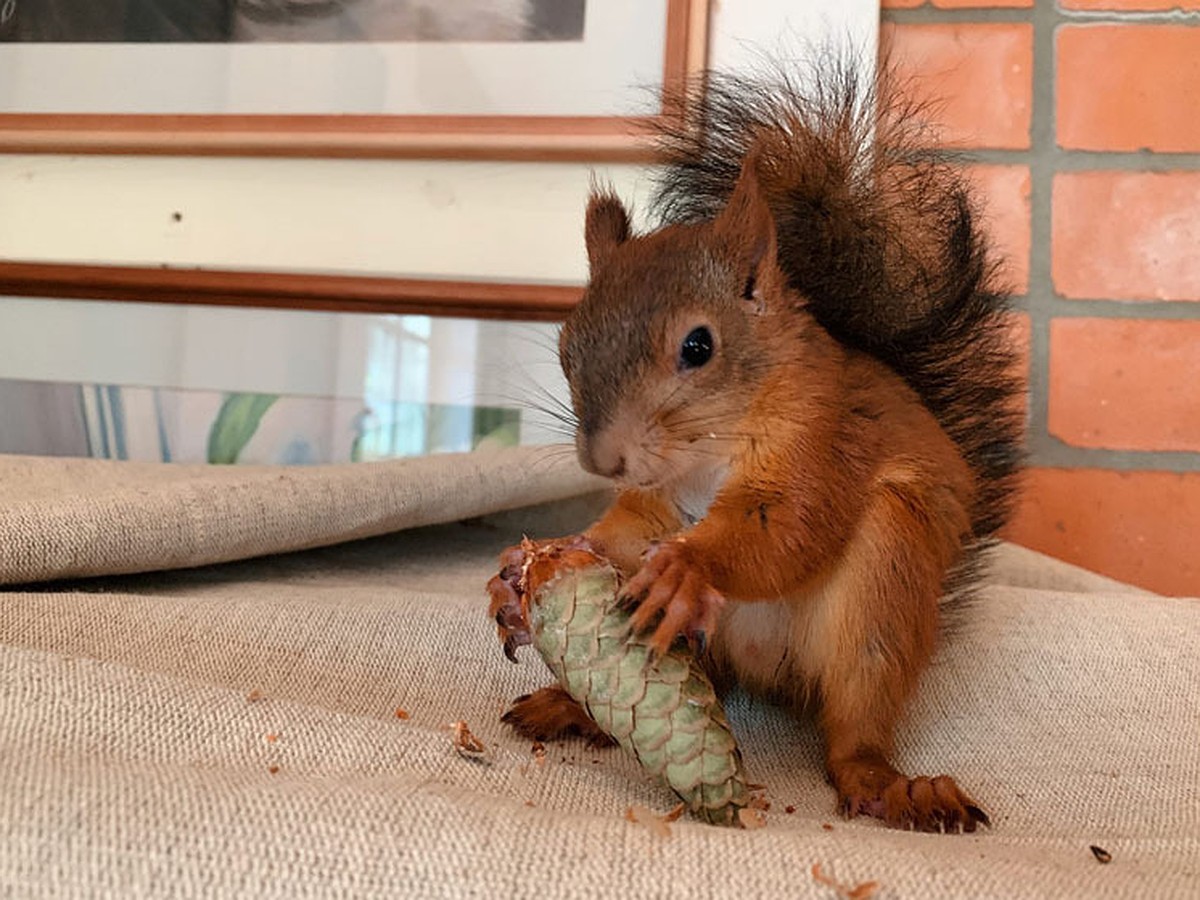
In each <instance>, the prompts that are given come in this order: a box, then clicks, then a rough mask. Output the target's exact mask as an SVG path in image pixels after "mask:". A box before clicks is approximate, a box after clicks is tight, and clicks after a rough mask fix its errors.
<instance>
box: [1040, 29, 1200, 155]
mask: <svg viewBox="0 0 1200 900" xmlns="http://www.w3.org/2000/svg"><path fill="white" fill-rule="evenodd" d="M1057 59H1058V81H1057V85H1058V143H1059V144H1060V145H1061V146H1063V147H1066V148H1068V149H1072V150H1141V149H1149V150H1158V151H1194V150H1200V90H1198V89H1197V88H1198V87H1200V29H1197V28H1187V27H1183V26H1178V25H1068V26H1064V27H1062V28H1060V29H1058V53H1057Z"/></svg>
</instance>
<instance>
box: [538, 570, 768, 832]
mask: <svg viewBox="0 0 1200 900" xmlns="http://www.w3.org/2000/svg"><path fill="white" fill-rule="evenodd" d="M617 588H618V576H617V572H616V570H615V569H613V567H612V566H611V565H610V564H608V563H605V562H597V563H596V564H594V565H590V566H586V567H582V568H567V569H564V570H563V571H561V573H560V574H558V575H557V576H556V577H554V578H553V579H551V580H550V581H547V582H546V583H544V584H542V585H541V586H540V587H538V588H537V590H536V591H535V593H534V594H533V596H532V598H531V600H532V602H530V603H529V607H528V615H529V630H530V633H531V637H532V642H533V646H534V647H535V648H536V649H537V651H538V653H540V654H541V656H542V659H544V660H545V661H546V664H547V665H548V666H549V667H550V669H551V671H553V672H554V674H555V676H556V677H557V678H558V680H559V682H560V683H561V684H562V685H563V687H565V688H566V689H567V692H568V693H570V695H571V696H572V697H573V698H574V699H575V700H576V701H578V702H579V703H580V704H582V705H583V707H584V708H585V709H586V710H587V711H588V713H589V714H590V715H591V717H592V718H593V719H595V721H596V724H598V725H599V726H600V728H601V729H602V730H604V731H606V732H607V733H608V734H610V735H612V736H613V737H614V738H615V739H616V740H617V741H618V742H619V743H620V745H621V746H622V747H624V748H625V749H626V750H627V751H628V752H630V753H632V754H633V755H634V756H635V757H637V759H638V761H639V762H640V763H641V764H642V767H643V768H644V769H645V770H646V771H647V772H649V773H650V774H651V775H654V776H656V777H657V778H659V779H661V780H662V781H663V782H665V783H666V785H667V786H668V787H670V788H671V789H672V790H673V791H675V793H676V794H678V795H679V796H680V798H681V799H682V800H683V801H684V803H686V804H687V806H688V808H689V809H690V810H691V812H692V813H693V814H694V815H696V816H697V817H699V818H701V819H704V820H705V821H708V822H711V823H714V824H718V825H737V824H738V811H739V810H740V809H741V808H743V807H745V806H746V804H747V803H748V802H749V800H750V792H749V790H748V789H747V787H746V779H745V776H744V774H743V771H742V759H741V754H740V753H739V751H738V748H737V743H736V741H735V740H734V737H733V732H732V731H731V729H730V727H729V721H728V720H727V719H726V718H725V711H724V709H723V708H722V707H721V701H720V700H718V699H717V695H716V693H715V692H714V690H713V686H712V683H711V682H710V681H709V680H708V677H707V676H706V675H705V674H704V673H703V672H702V671H701V670H700V667H699V666H698V665H697V663H696V661H695V660H694V659H693V658H692V655H691V654H690V653H689V652H688V651H687V650H686V649H681V648H680V649H677V648H672V650H671V651H670V652H668V653H667V654H666V655H665V656H663V657H661V658H660V659H658V660H654V661H651V654H650V651H649V648H648V647H647V645H646V643H645V642H644V641H643V640H641V639H640V638H639V637H637V636H636V635H630V633H629V614H628V613H626V612H623V611H621V610H620V609H618V608H617V607H616V601H617Z"/></svg>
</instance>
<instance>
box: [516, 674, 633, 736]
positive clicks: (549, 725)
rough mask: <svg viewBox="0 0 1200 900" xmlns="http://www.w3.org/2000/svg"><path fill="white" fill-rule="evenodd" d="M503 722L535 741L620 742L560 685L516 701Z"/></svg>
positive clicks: (526, 695) (545, 688)
mask: <svg viewBox="0 0 1200 900" xmlns="http://www.w3.org/2000/svg"><path fill="white" fill-rule="evenodd" d="M500 721H502V722H506V723H508V724H509V725H511V726H512V727H513V728H514V729H515V730H516V732H517V733H518V734H520V735H523V736H524V737H527V738H529V739H530V740H535V741H553V740H557V739H559V738H565V737H569V736H571V735H578V736H579V737H582V738H583V739H584V740H586V741H587V742H588V743H589V744H591V745H592V746H593V747H608V746H610V745H613V744H615V743H616V741H614V740H613V739H612V738H611V737H609V736H608V735H607V734H605V733H604V732H603V731H601V730H600V726H599V725H597V724H596V723H595V721H593V719H592V717H591V716H589V715H588V713H587V710H586V709H584V708H583V707H582V706H580V705H579V703H578V702H576V701H575V700H574V699H573V698H572V697H571V695H570V694H568V693H567V692H566V690H564V689H563V688H562V687H560V686H559V685H557V684H556V685H552V686H550V687H544V688H541V689H540V690H536V691H534V692H533V693H532V694H525V695H524V696H522V697H518V698H517V699H516V700H514V701H513V705H512V707H511V708H510V709H509V711H508V712H506V713H505V714H504V715H503V716H501V717H500Z"/></svg>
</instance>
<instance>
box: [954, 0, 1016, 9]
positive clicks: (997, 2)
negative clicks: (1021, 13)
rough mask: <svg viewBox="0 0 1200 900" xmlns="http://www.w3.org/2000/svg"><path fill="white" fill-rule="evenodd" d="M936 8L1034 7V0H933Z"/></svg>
mask: <svg viewBox="0 0 1200 900" xmlns="http://www.w3.org/2000/svg"><path fill="white" fill-rule="evenodd" d="M933 5H934V6H940V7H941V8H942V9H962V8H963V7H975V8H978V7H983V6H1008V7H1016V6H1033V0H933Z"/></svg>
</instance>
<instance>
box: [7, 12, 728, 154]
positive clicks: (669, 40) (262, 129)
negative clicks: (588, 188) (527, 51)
mask: <svg viewBox="0 0 1200 900" xmlns="http://www.w3.org/2000/svg"><path fill="white" fill-rule="evenodd" d="M654 2H658V3H663V4H664V5H665V19H664V21H665V32H664V35H663V41H662V48H663V52H662V61H661V73H662V81H661V87H662V88H663V89H664V93H665V94H666V95H668V96H670V94H671V93H672V91H673V90H674V89H676V88H678V87H679V86H680V85H682V84H683V83H684V82H685V80H686V79H688V78H689V77H690V76H693V75H696V74H697V73H699V72H701V71H702V70H703V68H704V65H705V59H706V50H707V44H706V41H707V24H708V0H654ZM648 7H649V4H648V3H647V8H648ZM641 8H642V7H638V9H641ZM19 46H20V45H18V44H7V45H6V44H2V43H0V52H3V49H4V48H5V47H7V48H9V50H10V52H15V51H13V50H12V48H15V47H19ZM80 46H85V45H78V44H73V45H71V47H72V48H78V47H80ZM118 46H130V45H118ZM174 46H176V47H179V46H181V45H174ZM182 46H183V47H185V48H186V47H191V46H192V45H190V44H185V45H182ZM247 46H249V45H247ZM364 46H365V45H364ZM413 46H417V45H413ZM475 46H476V45H464V47H465V49H463V50H462V51H461V54H469V53H471V52H477V53H478V52H482V51H480V50H477V49H474V48H475ZM388 47H389V52H390V51H391V50H393V49H395V47H394V46H393V45H388ZM277 49H278V48H277V47H276V48H272V50H273V52H274V50H277ZM601 49H602V48H601ZM76 52H78V51H76ZM106 52H107V53H108V56H109V57H111V56H112V54H113V52H114V51H113V50H112V49H111V45H110V47H109V48H108V49H107V50H106ZM264 52H265V51H264ZM397 52H400V51H397ZM463 58H464V59H469V58H470V57H469V55H467V56H463ZM18 61H19V60H18ZM18 69H19V67H18ZM22 71H23V70H22ZM36 75H37V73H36V72H34V73H32V74H27V77H25V78H23V79H13V81H18V80H19V81H21V83H25V84H30V85H32V84H46V83H48V80H47V79H46V78H45V77H41V78H38V77H35V76H36ZM542 80H546V79H544V78H543V79H542ZM640 97H641V99H642V100H643V101H644V100H645V99H646V92H644V91H643V92H641V95H640ZM643 105H644V104H643ZM7 106H8V108H9V109H10V110H11V109H12V108H13V107H12V105H7ZM674 115H678V110H672V109H670V108H669V106H668V105H662V106H660V107H659V108H658V109H657V110H656V111H654V112H651V113H650V114H646V115H642V114H620V115H599V114H595V113H594V112H587V113H583V114H578V115H576V114H565V115H564V114H552V115H521V114H500V115H495V114H474V113H473V114H443V113H438V112H433V113H429V114H414V115H408V114H403V115H391V114H386V115H376V114H367V115H364V114H358V113H346V114H341V113H339V114H309V113H300V114H297V113H285V114H276V113H269V114H245V113H234V114H212V113H174V112H164V111H158V112H152V113H128V112H120V111H117V112H48V111H37V110H28V109H24V110H22V111H16V112H14V111H9V112H5V113H0V152H3V153H72V154H74V153H95V154H168V155H189V156H191V155H227V156H234V155H236V156H291V157H340V158H346V157H350V158H422V157H424V158H439V159H489V160H533V161H630V162H637V161H646V160H649V159H652V158H653V149H652V147H651V145H650V143H649V142H648V141H647V140H646V138H645V135H646V134H647V133H649V132H650V131H651V130H652V128H651V126H653V125H654V124H655V122H656V121H657V120H659V119H660V118H661V117H664V116H674Z"/></svg>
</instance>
